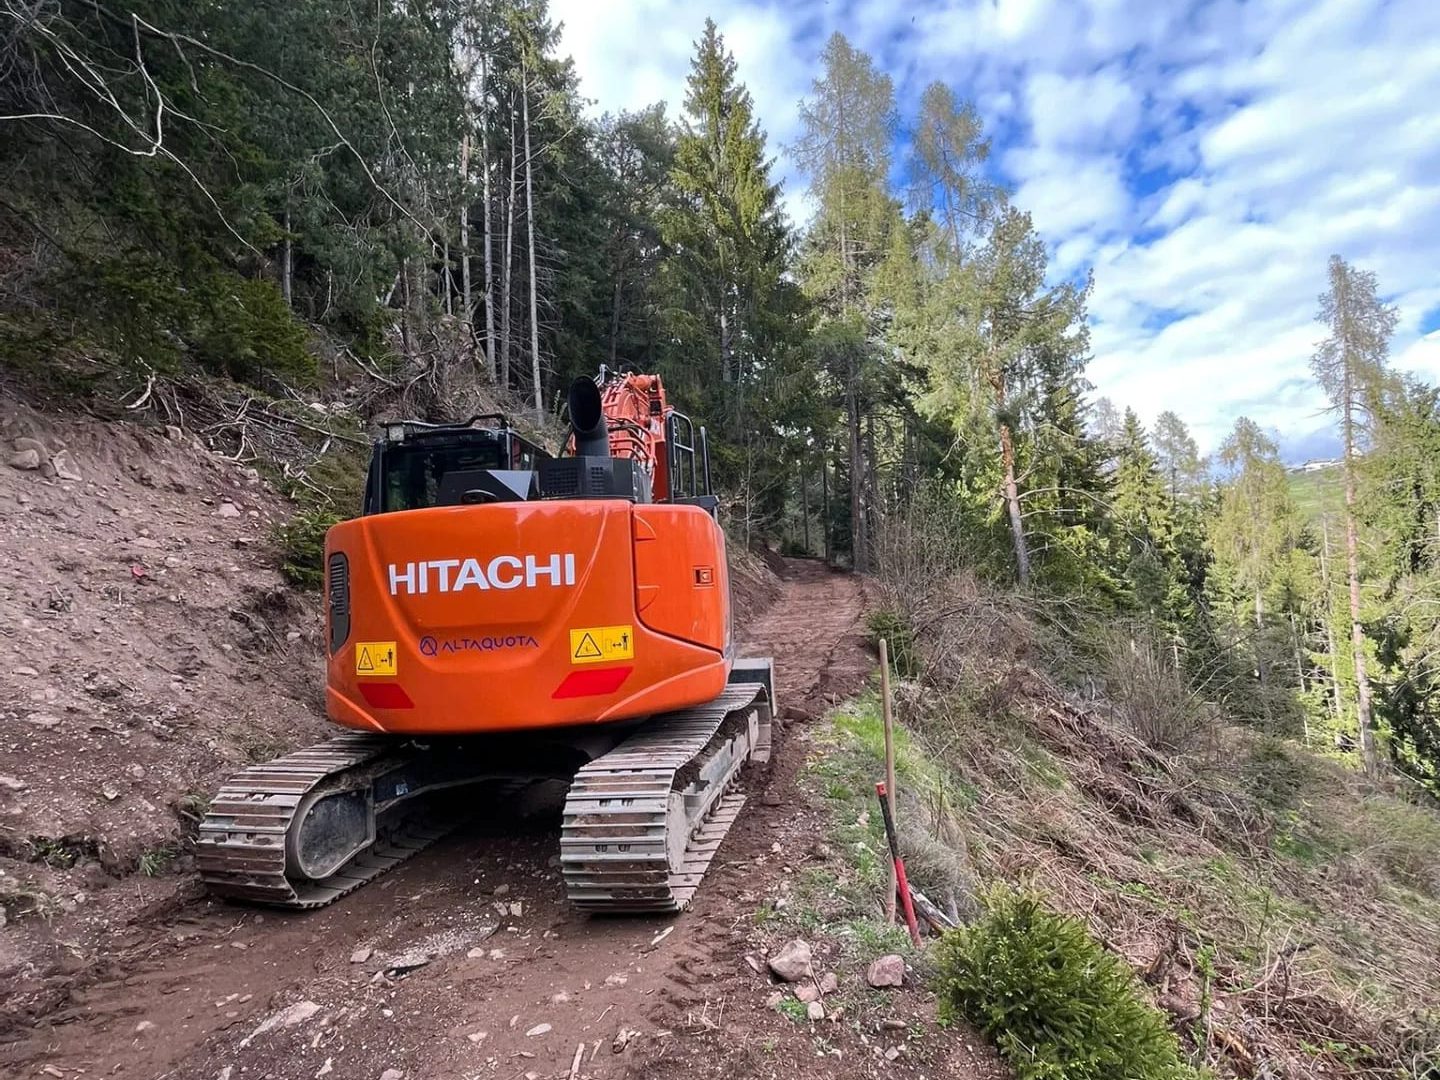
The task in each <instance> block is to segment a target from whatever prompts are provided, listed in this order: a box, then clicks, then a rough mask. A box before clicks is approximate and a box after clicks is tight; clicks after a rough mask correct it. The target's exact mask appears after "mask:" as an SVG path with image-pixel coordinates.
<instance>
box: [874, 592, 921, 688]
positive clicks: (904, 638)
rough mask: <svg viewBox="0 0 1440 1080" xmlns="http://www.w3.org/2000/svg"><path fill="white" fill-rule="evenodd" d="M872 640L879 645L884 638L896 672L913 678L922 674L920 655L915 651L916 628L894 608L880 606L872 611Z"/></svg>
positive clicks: (902, 676)
mask: <svg viewBox="0 0 1440 1080" xmlns="http://www.w3.org/2000/svg"><path fill="white" fill-rule="evenodd" d="M868 622H869V625H870V640H871V641H873V642H874V643H875V644H876V645H877V646H878V645H879V644H880V641H881V639H882V638H883V639H884V640H885V643H886V648H888V649H889V651H890V664H891V666H892V667H893V668H894V669H895V674H897V675H899V676H900V677H901V678H904V679H913V678H915V677H916V676H917V675H919V674H920V656H919V654H918V653H917V652H916V651H915V628H914V627H913V626H911V625H910V620H909V619H907V618H906V617H905V616H904V615H903V614H902V613H901V612H899V611H896V610H895V609H894V608H879V609H877V610H876V611H872V612H871V613H870V618H869V620H868Z"/></svg>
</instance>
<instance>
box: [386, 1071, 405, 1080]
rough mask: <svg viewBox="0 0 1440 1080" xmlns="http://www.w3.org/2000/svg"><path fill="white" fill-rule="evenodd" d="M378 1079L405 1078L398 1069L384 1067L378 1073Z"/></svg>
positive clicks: (399, 1079)
mask: <svg viewBox="0 0 1440 1080" xmlns="http://www.w3.org/2000/svg"><path fill="white" fill-rule="evenodd" d="M380 1080H405V1074H404V1073H403V1072H401V1071H400V1070H399V1069H386V1070H385V1071H384V1072H382V1073H381V1074H380Z"/></svg>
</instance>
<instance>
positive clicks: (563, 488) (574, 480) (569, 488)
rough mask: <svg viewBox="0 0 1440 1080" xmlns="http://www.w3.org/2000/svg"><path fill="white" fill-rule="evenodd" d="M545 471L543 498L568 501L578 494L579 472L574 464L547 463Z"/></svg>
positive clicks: (567, 462)
mask: <svg viewBox="0 0 1440 1080" xmlns="http://www.w3.org/2000/svg"><path fill="white" fill-rule="evenodd" d="M548 466H549V467H548V468H547V469H546V470H545V492H544V493H545V496H546V497H547V498H550V499H568V498H570V497H572V496H574V495H579V494H580V470H579V469H578V468H576V465H575V462H574V461H573V460H571V461H555V462H549V463H548Z"/></svg>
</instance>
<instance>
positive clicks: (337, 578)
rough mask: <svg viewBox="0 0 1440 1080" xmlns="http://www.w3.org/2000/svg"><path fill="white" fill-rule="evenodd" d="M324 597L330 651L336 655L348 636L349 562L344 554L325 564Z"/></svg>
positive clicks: (332, 557)
mask: <svg viewBox="0 0 1440 1080" xmlns="http://www.w3.org/2000/svg"><path fill="white" fill-rule="evenodd" d="M325 597H326V599H327V601H328V602H329V603H328V607H329V622H330V651H331V652H332V653H337V652H339V651H340V648H341V646H343V645H344V644H345V640H346V638H348V637H349V636H350V560H349V559H347V558H346V557H345V554H344V552H340V551H337V552H335V554H333V555H331V556H330V561H329V562H328V563H326V566H325Z"/></svg>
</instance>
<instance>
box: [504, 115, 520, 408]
mask: <svg viewBox="0 0 1440 1080" xmlns="http://www.w3.org/2000/svg"><path fill="white" fill-rule="evenodd" d="M519 175H520V147H519V145H518V144H517V143H516V142H515V103H514V102H513V101H512V102H511V103H510V197H509V198H508V199H507V200H506V201H505V265H504V266H502V267H501V268H500V385H501V386H502V387H504V388H505V389H506V390H508V389H510V280H511V278H512V277H513V276H514V266H515V255H514V252H515V196H516V194H517V188H518V186H519Z"/></svg>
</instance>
